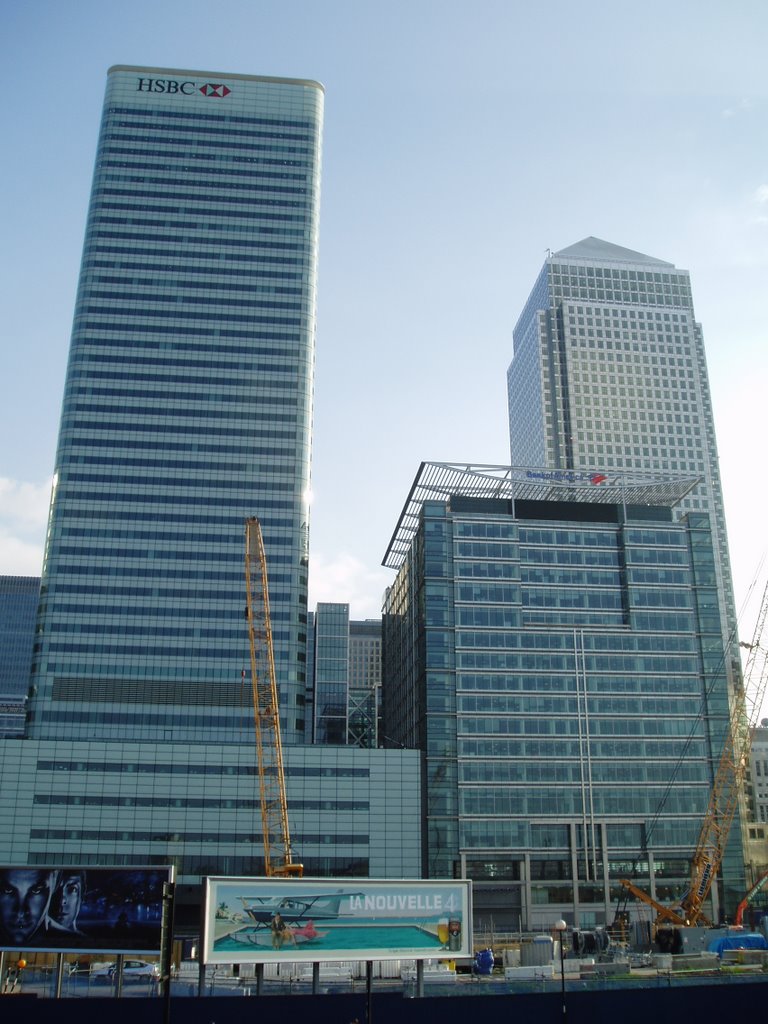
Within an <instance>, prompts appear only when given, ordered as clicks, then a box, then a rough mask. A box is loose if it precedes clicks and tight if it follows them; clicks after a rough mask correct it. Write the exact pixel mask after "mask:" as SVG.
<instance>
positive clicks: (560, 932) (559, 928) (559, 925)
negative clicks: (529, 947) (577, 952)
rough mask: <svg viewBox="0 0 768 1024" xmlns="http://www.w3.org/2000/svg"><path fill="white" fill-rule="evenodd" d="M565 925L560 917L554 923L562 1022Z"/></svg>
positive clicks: (566, 1012)
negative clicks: (557, 952) (557, 950)
mask: <svg viewBox="0 0 768 1024" xmlns="http://www.w3.org/2000/svg"><path fill="white" fill-rule="evenodd" d="M567 927H568V925H567V924H566V923H565V921H563V919H562V918H560V920H559V921H557V922H556V923H555V931H556V932H557V937H558V940H559V941H558V944H559V946H560V1000H561V1002H562V1006H563V1017H562V1019H563V1024H565V1021H566V1020H567V1016H568V1011H567V1010H566V1006H565V961H564V956H565V951H564V942H565V930H566V928H567Z"/></svg>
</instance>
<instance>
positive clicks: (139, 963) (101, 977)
mask: <svg viewBox="0 0 768 1024" xmlns="http://www.w3.org/2000/svg"><path fill="white" fill-rule="evenodd" d="M116 972H117V964H107V965H106V966H105V967H99V968H97V969H96V970H95V971H91V977H92V978H93V979H94V980H95V981H110V980H111V979H112V978H114V977H115V974H116ZM159 977H160V971H159V969H158V966H157V964H150V963H148V962H147V961H146V960H123V980H124V981H129V980H130V979H131V978H136V979H137V980H138V981H150V980H151V979H152V978H159Z"/></svg>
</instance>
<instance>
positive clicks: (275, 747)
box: [245, 517, 304, 878]
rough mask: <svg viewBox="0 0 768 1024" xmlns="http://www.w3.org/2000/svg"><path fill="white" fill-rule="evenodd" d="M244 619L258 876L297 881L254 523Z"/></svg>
mask: <svg viewBox="0 0 768 1024" xmlns="http://www.w3.org/2000/svg"><path fill="white" fill-rule="evenodd" d="M245 594H246V607H245V615H246V619H247V620H248V638H249V642H250V653H251V689H252V691H253V723H254V729H255V733H256V753H257V755H258V773H259V790H260V796H261V825H262V831H263V834H264V873H265V874H266V875H268V876H273V875H275V876H282V877H287V878H301V877H302V875H303V874H304V865H303V864H298V863H295V862H294V860H293V851H292V850H291V834H290V829H289V827H288V801H287V799H286V792H285V771H284V768H283V745H282V740H281V738H280V705H279V700H278V691H277V677H276V674H275V655H274V649H273V646H272V620H271V617H270V612H269V589H268V587H267V559H266V556H265V554H264V541H263V538H262V535H261V525H260V523H259V520H258V519H256V518H255V517H252V518H250V519H246V521H245Z"/></svg>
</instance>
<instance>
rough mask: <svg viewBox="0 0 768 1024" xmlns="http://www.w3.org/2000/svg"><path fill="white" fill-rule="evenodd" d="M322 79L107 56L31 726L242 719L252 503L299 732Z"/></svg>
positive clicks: (102, 733)
mask: <svg viewBox="0 0 768 1024" xmlns="http://www.w3.org/2000/svg"><path fill="white" fill-rule="evenodd" d="M322 107H323V91H322V87H321V86H319V85H318V84H317V83H316V82H311V81H302V80H292V79H276V78H262V77H254V76H246V75H221V74H212V73H209V72H205V73H203V72H193V71H176V70H164V69H157V68H137V67H124V66H119V67H114V68H112V69H111V70H110V72H109V76H108V84H107V91H106V98H105V103H104V112H103V120H102V125H101V133H100V137H99V144H98V151H97V155H96V167H95V172H94V180H93V189H92V196H91V203H90V210H89V215H88V223H87V229H86V236H85V245H84V252H83V261H82V268H81V274H80V285H79V290H78V295H77V305H76V311H75V318H74V329H73V333H72V342H71V350H70V359H69V367H68V372H67V379H66V386H65V393H64V403H63V410H62V419H61V430H60V437H59V446H58V451H57V455H56V466H55V488H54V494H53V500H52V506H51V513H50V523H49V531H48V537H47V546H46V553H45V563H44V569H43V582H42V597H41V607H40V618H39V624H38V636H37V643H36V647H35V653H34V668H33V677H32V682H33V689H32V693H33V700H32V703H31V716H30V724H29V734H30V736H31V737H33V738H41V739H42V738H46V739H54V738H57V739H73V740H75V739H84V738H91V737H96V738H99V739H101V740H112V739H115V740H123V739H131V740H146V741H157V742H167V741H174V742H179V741H189V742H217V743H237V742H242V741H243V736H244V734H245V736H246V737H248V738H249V737H250V729H249V722H250V715H251V712H250V705H249V703H248V702H246V704H245V706H244V705H243V696H242V678H241V677H242V670H243V667H244V666H245V665H247V664H248V646H247V632H246V630H245V626H244V621H243V607H244V604H245V591H244V576H243V558H244V523H245V519H246V517H248V516H257V517H258V518H259V520H260V522H261V526H262V531H263V535H264V539H265V547H266V553H267V561H268V567H269V580H270V601H271V609H272V620H273V639H274V644H275V660H276V668H277V675H278V684H279V687H280V700H281V717H282V723H283V737H284V740H285V741H286V742H297V741H303V740H304V736H305V730H304V727H305V721H304V707H303V702H304V691H305V678H304V673H305V661H304V658H305V647H306V614H307V608H306V603H307V545H308V530H309V519H308V517H309V510H308V491H309V483H310V455H311V428H312V400H313V372H314V342H315V289H316V263H317V236H318V203H319V175H320V141H321V140H320V136H321V122H322Z"/></svg>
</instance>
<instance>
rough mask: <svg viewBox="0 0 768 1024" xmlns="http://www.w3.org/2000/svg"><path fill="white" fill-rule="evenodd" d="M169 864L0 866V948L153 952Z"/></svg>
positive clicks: (157, 941)
mask: <svg viewBox="0 0 768 1024" xmlns="http://www.w3.org/2000/svg"><path fill="white" fill-rule="evenodd" d="M172 881H173V868H172V867H140V868H101V867H93V868H92V867H72V866H64V867H56V866H48V865H35V866H32V867H30V866H28V865H20V866H19V865H15V866H14V865H12V866H0V951H2V950H23V951H25V952H30V953H31V952H37V951H40V952H42V951H47V952H69V951H73V950H78V951H82V952H84V953H127V952H131V953H159V952H160V941H161V930H162V919H163V885H164V883H165V882H172Z"/></svg>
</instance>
